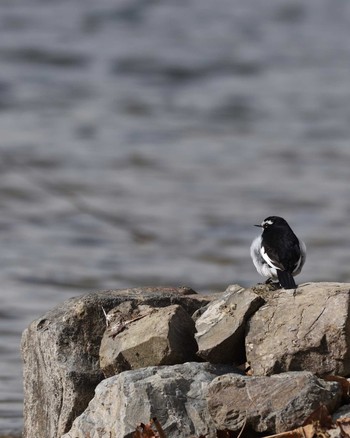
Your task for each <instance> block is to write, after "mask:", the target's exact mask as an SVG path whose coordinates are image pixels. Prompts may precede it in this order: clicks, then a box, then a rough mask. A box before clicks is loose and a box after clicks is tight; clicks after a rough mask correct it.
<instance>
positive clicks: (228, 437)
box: [216, 430, 237, 438]
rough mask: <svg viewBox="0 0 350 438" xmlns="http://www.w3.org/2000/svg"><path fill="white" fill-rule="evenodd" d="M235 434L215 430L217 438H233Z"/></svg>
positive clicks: (228, 431)
mask: <svg viewBox="0 0 350 438" xmlns="http://www.w3.org/2000/svg"><path fill="white" fill-rule="evenodd" d="M236 435H237V434H236V433H235V432H231V431H230V430H217V431H216V437H217V438H234V437H235V436H236Z"/></svg>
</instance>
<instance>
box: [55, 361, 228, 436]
mask: <svg viewBox="0 0 350 438" xmlns="http://www.w3.org/2000/svg"><path fill="white" fill-rule="evenodd" d="M232 371H233V369H232V367H229V366H223V365H211V364H208V363H185V364H182V365H173V366H162V367H149V368H142V369H139V370H132V371H124V372H123V373H121V374H118V375H116V376H113V377H110V378H108V379H105V380H104V381H103V382H101V383H100V384H99V385H98V386H97V388H96V395H95V397H94V399H93V400H92V401H91V402H90V404H89V406H88V408H87V409H86V410H85V412H84V413H83V414H82V415H81V416H80V417H78V418H77V419H76V420H75V421H74V423H73V426H72V429H71V430H70V431H69V432H68V433H67V434H65V435H64V436H63V437H62V438H85V437H87V436H91V437H94V438H104V437H109V438H131V437H132V432H133V431H135V429H136V426H137V425H138V424H139V423H140V422H143V423H148V422H149V420H150V419H151V418H153V417H157V419H158V420H159V422H160V424H161V425H162V427H163V429H164V432H165V434H166V436H167V438H184V437H190V436H193V435H195V436H200V435H204V436H206V437H208V438H214V437H216V431H215V426H214V423H213V421H212V420H211V418H210V416H209V413H208V409H207V403H206V395H207V388H208V385H209V383H210V382H211V381H212V380H213V379H214V378H215V377H217V376H219V375H222V374H224V373H227V372H232Z"/></svg>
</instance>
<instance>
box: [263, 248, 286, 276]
mask: <svg viewBox="0 0 350 438" xmlns="http://www.w3.org/2000/svg"><path fill="white" fill-rule="evenodd" d="M260 254H261V256H262V258H263V259H264V260H265V262H266V263H267V264H268V265H269V266H271V268H275V269H281V270H282V271H284V269H285V267H284V266H283V264H282V263H281V262H280V260H279V257H278V254H277V253H276V252H275V251H273V250H272V249H271V248H269V247H266V246H264V245H261V249H260Z"/></svg>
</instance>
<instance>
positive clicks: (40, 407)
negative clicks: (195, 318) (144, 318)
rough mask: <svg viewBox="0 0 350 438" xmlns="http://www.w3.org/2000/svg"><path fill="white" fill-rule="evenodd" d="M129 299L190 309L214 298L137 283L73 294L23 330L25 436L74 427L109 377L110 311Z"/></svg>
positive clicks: (58, 433)
mask: <svg viewBox="0 0 350 438" xmlns="http://www.w3.org/2000/svg"><path fill="white" fill-rule="evenodd" d="M124 301H132V304H133V305H134V306H135V307H136V306H137V305H139V304H141V303H143V304H149V305H152V306H154V307H163V306H168V305H171V304H180V305H181V306H182V307H183V308H184V309H185V310H186V311H188V312H189V314H192V313H193V312H195V311H196V310H197V309H198V308H200V307H201V306H203V305H205V304H207V303H208V302H209V301H210V299H207V298H205V297H203V296H200V295H195V292H194V291H193V290H191V289H189V288H185V287H183V288H161V287H159V288H136V289H126V290H116V291H103V292H98V293H93V294H89V295H85V296H83V297H79V298H73V299H70V300H68V301H66V302H65V303H63V304H62V305H60V306H58V307H56V308H55V309H53V310H51V311H49V312H47V313H46V314H45V315H44V316H43V317H42V318H40V319H38V320H36V321H34V322H33V323H32V324H30V326H29V327H28V328H27V329H26V330H25V331H24V332H23V336H22V356H23V361H24V423H25V424H24V438H33V437H35V438H48V437H50V438H56V437H60V436H61V435H62V434H63V433H65V432H66V431H67V430H69V429H70V427H71V424H72V421H73V420H74V419H75V418H76V417H77V415H79V414H80V413H81V412H83V411H84V409H85V408H86V407H87V405H88V403H89V401H90V400H91V399H92V397H93V395H94V389H95V387H96V385H97V384H98V383H99V382H100V381H101V379H102V378H103V375H102V372H101V370H100V367H99V348H100V342H101V338H102V335H103V333H104V331H105V328H106V321H105V317H104V314H103V311H102V307H103V308H104V309H105V311H106V312H108V311H110V310H111V309H112V308H114V307H116V306H117V305H118V304H121V303H123V302H124Z"/></svg>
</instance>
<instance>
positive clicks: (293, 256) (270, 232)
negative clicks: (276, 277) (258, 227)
mask: <svg viewBox="0 0 350 438" xmlns="http://www.w3.org/2000/svg"><path fill="white" fill-rule="evenodd" d="M277 219H281V220H282V221H279V220H276V218H275V217H274V221H273V224H272V225H270V226H268V227H266V228H265V229H264V231H263V233H262V246H263V247H264V249H265V252H266V253H267V255H268V256H269V258H270V259H271V260H272V261H273V262H274V264H275V265H276V266H277V267H278V268H279V269H282V270H283V271H287V272H289V273H292V272H293V271H294V269H295V267H296V265H297V263H298V261H299V258H300V246H299V240H298V238H297V236H296V235H295V234H294V233H293V231H292V229H291V228H290V226H289V225H288V223H287V222H286V221H285V220H284V219H282V218H277Z"/></svg>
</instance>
